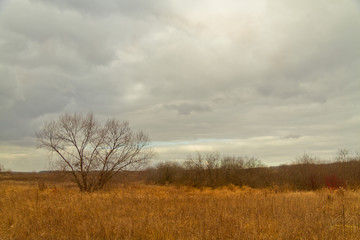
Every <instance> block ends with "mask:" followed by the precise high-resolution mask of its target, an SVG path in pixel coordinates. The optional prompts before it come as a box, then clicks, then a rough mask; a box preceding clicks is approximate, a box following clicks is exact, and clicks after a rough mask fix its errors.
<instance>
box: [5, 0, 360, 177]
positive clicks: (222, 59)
mask: <svg viewBox="0 0 360 240" xmlns="http://www.w3.org/2000/svg"><path fill="white" fill-rule="evenodd" d="M89 111H92V112H94V113H95V114H96V115H97V116H99V117H100V118H107V117H115V118H118V119H120V120H128V121H129V122H130V125H131V126H132V128H133V129H136V130H139V129H142V130H145V131H146V132H147V133H148V134H149V135H150V137H151V139H152V140H153V141H154V143H153V145H154V146H155V147H156V149H155V150H156V151H157V152H158V158H157V159H156V160H154V161H156V162H161V161H166V160H170V161H175V160H183V159H185V158H186V157H187V155H189V154H192V153H194V152H196V151H200V152H208V151H217V152H219V153H221V154H231V155H250V156H255V157H257V158H259V159H260V160H262V161H263V162H264V163H265V164H267V165H278V164H283V163H290V162H292V161H294V159H295V157H296V156H299V155H302V154H303V153H304V152H307V153H312V154H313V155H315V156H318V157H320V158H323V159H329V158H331V156H334V155H335V154H336V152H337V150H338V149H339V148H347V149H350V150H353V151H355V150H359V149H360V148H359V147H360V141H359V140H360V1H359V0H341V1H329V0H317V1H312V0H292V1H288V0H247V1H245V0H243V1H239V0H197V1H190V0H156V1H147V0H104V1H97V0H87V1H84V0H51V1H48V0H5V1H4V0H0V164H2V165H4V166H5V168H10V169H12V170H13V171H33V170H35V171H38V170H44V169H48V168H49V164H48V160H47V154H46V153H45V152H44V151H43V150H39V149H36V140H35V138H34V135H35V131H36V130H38V129H39V127H40V126H41V124H43V123H44V121H45V120H49V119H56V118H57V116H58V115H59V114H60V113H63V112H80V113H87V112H89Z"/></svg>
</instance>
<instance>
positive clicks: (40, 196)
mask: <svg viewBox="0 0 360 240" xmlns="http://www.w3.org/2000/svg"><path fill="white" fill-rule="evenodd" d="M40 189H42V190H40ZM359 207H360V192H359V191H338V192H330V191H328V190H322V191H318V192H280V193H276V192H274V191H272V190H254V189H250V188H237V187H234V186H233V187H229V188H223V189H216V190H210V189H204V190H202V191H201V190H197V189H191V188H187V187H174V186H149V185H141V184H138V185H128V186H118V187H116V188H113V189H111V190H107V191H103V192H96V193H80V192H79V191H78V190H77V188H76V187H69V186H65V185H56V186H55V187H47V188H44V187H43V186H42V185H41V186H40V185H39V186H38V185H37V184H34V183H29V182H28V183H26V182H10V181H3V182H0V240H10V239H19V240H25V239H34V240H35V239H36V240H41V239H102V240H104V239H360V209H359Z"/></svg>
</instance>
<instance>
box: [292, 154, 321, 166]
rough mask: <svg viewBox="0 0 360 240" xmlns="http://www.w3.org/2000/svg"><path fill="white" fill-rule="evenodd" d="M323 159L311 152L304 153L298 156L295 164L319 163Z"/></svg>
mask: <svg viewBox="0 0 360 240" xmlns="http://www.w3.org/2000/svg"><path fill="white" fill-rule="evenodd" d="M319 163H321V160H320V159H319V158H317V157H315V156H313V155H312V154H311V153H304V154H303V155H301V156H299V157H297V158H296V160H295V162H294V164H319Z"/></svg>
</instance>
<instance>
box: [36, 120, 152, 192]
mask: <svg viewBox="0 0 360 240" xmlns="http://www.w3.org/2000/svg"><path fill="white" fill-rule="evenodd" d="M36 136H37V141H38V147H39V148H43V149H46V150H48V151H49V152H50V153H53V154H55V156H57V160H58V161H57V162H56V164H55V166H56V167H57V168H58V169H60V170H67V171H70V172H71V173H72V175H73V177H74V179H75V181H76V183H77V185H78V186H79V188H80V190H81V191H88V192H91V191H96V190H100V189H102V188H103V187H104V185H105V184H106V183H107V182H108V181H109V180H110V179H111V178H112V177H113V176H114V175H115V174H116V173H118V172H120V171H123V170H128V169H135V168H137V167H141V166H144V165H145V164H146V162H147V161H148V160H149V159H151V158H152V157H153V156H154V152H153V151H152V150H151V149H150V148H149V137H148V136H147V135H146V134H145V133H143V132H137V133H135V132H133V131H132V130H131V128H130V127H129V124H128V122H120V121H118V120H116V119H109V120H107V121H106V122H105V123H103V124H101V123H100V122H98V121H97V120H96V119H95V117H94V115H93V114H92V113H89V114H87V115H85V116H83V115H80V114H77V113H75V114H68V113H65V114H63V115H60V116H59V119H58V120H57V121H51V122H47V123H45V124H44V125H43V126H42V128H41V129H40V130H39V131H38V132H37V133H36Z"/></svg>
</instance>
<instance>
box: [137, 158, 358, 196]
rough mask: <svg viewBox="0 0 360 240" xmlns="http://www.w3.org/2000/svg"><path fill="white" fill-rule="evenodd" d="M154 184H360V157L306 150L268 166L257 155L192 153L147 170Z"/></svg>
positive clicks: (310, 186)
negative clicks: (323, 156) (326, 159)
mask: <svg viewBox="0 0 360 240" xmlns="http://www.w3.org/2000/svg"><path fill="white" fill-rule="evenodd" d="M143 177H144V180H145V181H146V182H147V183H152V184H160V185H164V184H176V185H187V186H193V187H198V188H202V187H211V188H217V187H221V186H226V185H229V184H233V185H236V186H244V185H246V186H250V187H253V188H269V187H270V188H271V187H280V188H286V189H292V190H317V189H321V188H324V187H326V188H330V189H336V188H339V187H344V188H345V187H347V188H358V187H360V158H359V157H358V156H357V157H349V158H346V159H338V158H335V162H331V163H322V162H321V161H319V160H317V159H316V158H313V157H311V155H308V154H304V155H303V156H302V157H300V158H298V159H297V161H296V162H294V163H293V164H290V165H282V166H277V167H265V166H264V164H262V163H261V161H259V160H258V159H256V158H253V157H247V156H240V157H234V156H220V155H218V154H216V153H211V154H200V153H198V154H197V155H196V156H190V157H189V158H188V160H187V161H185V162H184V163H183V164H179V163H176V162H165V163H160V164H158V165H157V166H156V167H153V168H149V169H147V170H146V171H145V172H144V175H143Z"/></svg>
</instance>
